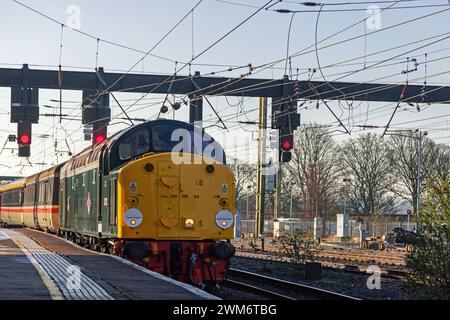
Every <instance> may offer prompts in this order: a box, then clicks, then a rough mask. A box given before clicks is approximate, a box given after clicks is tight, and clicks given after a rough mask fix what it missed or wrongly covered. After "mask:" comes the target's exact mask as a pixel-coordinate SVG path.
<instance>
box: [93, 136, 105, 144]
mask: <svg viewBox="0 0 450 320" xmlns="http://www.w3.org/2000/svg"><path fill="white" fill-rule="evenodd" d="M105 140H106V137H105V135H103V134H97V135H95V136H94V143H95V144H99V143H102V142H103V141H105Z"/></svg>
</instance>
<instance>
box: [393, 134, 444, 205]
mask: <svg viewBox="0 0 450 320" xmlns="http://www.w3.org/2000/svg"><path fill="white" fill-rule="evenodd" d="M418 143H419V142H418V141H417V139H414V138H413V137H407V136H402V135H393V136H392V137H391V139H390V140H389V149H390V151H389V159H390V163H391V166H392V172H393V173H394V174H395V176H396V177H397V183H396V184H395V185H393V188H392V189H391V190H393V191H394V192H395V193H396V194H397V195H399V196H400V197H402V198H403V199H405V200H408V201H409V202H410V203H411V205H412V207H413V211H414V213H415V212H416V204H417V177H418V170H419V168H418V154H419V149H418ZM433 154H435V155H437V154H439V156H441V155H442V154H441V153H440V152H437V151H436V150H435V146H434V143H433V142H432V141H431V140H430V139H427V138H424V139H423V143H422V166H421V167H422V169H421V173H420V175H421V179H422V181H426V179H428V177H429V174H430V168H431V163H432V158H433V157H434V156H433ZM425 188H426V184H425V183H422V184H421V193H422V192H423V191H424V190H425Z"/></svg>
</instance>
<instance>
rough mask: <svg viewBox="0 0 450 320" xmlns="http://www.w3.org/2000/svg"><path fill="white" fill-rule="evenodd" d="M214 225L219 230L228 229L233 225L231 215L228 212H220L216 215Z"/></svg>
mask: <svg viewBox="0 0 450 320" xmlns="http://www.w3.org/2000/svg"><path fill="white" fill-rule="evenodd" d="M216 225H217V226H218V227H219V228H221V229H224V230H225V229H228V228H230V227H231V226H232V225H233V214H232V213H231V212H230V211H229V210H220V211H219V212H217V214H216Z"/></svg>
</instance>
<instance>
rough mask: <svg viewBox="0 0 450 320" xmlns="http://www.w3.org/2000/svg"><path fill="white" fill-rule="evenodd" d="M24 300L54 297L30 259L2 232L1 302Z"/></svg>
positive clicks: (0, 235)
mask: <svg viewBox="0 0 450 320" xmlns="http://www.w3.org/2000/svg"><path fill="white" fill-rule="evenodd" d="M24 299H27V300H50V299H52V297H51V295H50V291H49V289H48V288H47V287H46V285H45V284H44V282H43V280H42V278H41V276H40V275H39V272H38V271H37V270H36V268H35V267H34V266H33V264H32V263H31V261H30V259H29V258H28V257H27V256H26V255H25V253H24V252H23V251H22V250H21V249H20V248H19V247H18V246H17V244H16V243H15V242H14V241H13V240H11V239H10V237H8V236H7V235H6V234H4V233H3V232H2V231H1V230H0V300H24Z"/></svg>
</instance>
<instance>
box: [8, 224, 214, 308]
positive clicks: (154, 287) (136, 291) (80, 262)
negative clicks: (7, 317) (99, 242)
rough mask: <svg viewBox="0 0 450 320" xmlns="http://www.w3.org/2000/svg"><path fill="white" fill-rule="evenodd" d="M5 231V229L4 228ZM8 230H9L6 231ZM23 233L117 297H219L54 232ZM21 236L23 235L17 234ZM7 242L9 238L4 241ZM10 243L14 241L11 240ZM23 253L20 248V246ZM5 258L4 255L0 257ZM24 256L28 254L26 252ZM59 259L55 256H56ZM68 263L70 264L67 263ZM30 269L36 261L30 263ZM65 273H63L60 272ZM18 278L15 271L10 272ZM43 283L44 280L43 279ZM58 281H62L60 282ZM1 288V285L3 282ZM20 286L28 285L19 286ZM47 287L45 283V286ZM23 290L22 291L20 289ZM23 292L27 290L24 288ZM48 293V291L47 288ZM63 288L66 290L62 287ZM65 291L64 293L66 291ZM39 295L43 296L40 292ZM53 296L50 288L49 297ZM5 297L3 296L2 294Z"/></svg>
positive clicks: (20, 232) (194, 298)
mask: <svg viewBox="0 0 450 320" xmlns="http://www.w3.org/2000/svg"><path fill="white" fill-rule="evenodd" d="M0 230H1V229H0ZM6 232H7V231H5V233H6ZM13 232H16V233H18V234H20V235H22V236H26V237H27V238H29V239H30V240H32V241H33V242H34V243H36V244H37V245H39V246H41V247H42V248H43V249H45V250H48V251H49V252H51V253H52V254H56V255H57V256H58V257H60V258H57V259H56V260H60V259H63V260H65V261H67V262H68V263H70V264H72V265H74V266H78V267H79V268H80V270H81V272H82V274H83V275H86V276H87V277H88V278H89V279H90V281H91V282H95V284H96V285H97V286H98V287H101V289H103V290H105V291H106V292H107V293H108V294H109V295H110V296H111V297H112V298H113V299H119V300H122V299H126V300H128V299H133V300H136V299H137V300H204V299H217V297H215V296H213V295H210V294H208V293H206V292H204V291H202V290H200V289H198V288H194V287H192V286H190V285H187V284H183V283H179V282H177V281H174V280H172V279H169V278H167V277H164V276H162V275H160V274H156V273H153V272H151V271H150V270H147V269H145V268H143V267H141V266H137V265H136V264H134V263H131V262H129V261H127V260H124V259H122V258H119V257H113V256H110V255H106V254H101V253H97V252H93V251H90V250H87V249H85V248H81V247H79V246H77V245H75V244H73V243H71V242H69V241H67V240H65V239H62V238H59V237H57V236H55V235H52V234H47V233H44V232H41V231H36V230H31V229H26V228H24V229H15V230H13ZM17 237H18V238H20V236H17ZM4 241H7V240H4ZM9 243H13V242H12V241H11V240H9ZM16 249H17V250H18V252H19V253H20V251H21V250H20V248H18V247H16ZM2 258H3V257H2V256H1V254H0V259H2ZM22 258H25V259H27V257H26V256H25V255H24V254H23V253H22ZM52 260H55V258H52ZM66 264H67V263H66ZM26 265H27V266H28V267H29V268H30V270H31V271H32V269H33V268H34V267H33V265H32V264H30V263H27V264H26ZM60 273H61V272H60ZM35 274H36V276H37V278H33V279H31V280H32V281H33V283H35V282H36V283H39V273H38V272H37V271H36V272H35ZM10 275H11V276H12V277H13V278H14V277H15V272H14V271H10ZM41 282H42V280H41ZM57 284H58V283H57ZM0 288H1V285H0ZM19 288H27V287H26V285H25V287H19ZM43 289H45V285H44V287H43ZM19 291H21V290H19ZM22 291H23V290H22ZM43 291H44V292H45V290H43ZM61 291H63V290H61ZM63 293H64V292H63ZM37 296H39V295H37ZM41 296H42V298H44V299H45V298H49V294H48V290H47V296H45V295H44V296H43V295H42V294H41ZM0 299H1V297H0Z"/></svg>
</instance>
